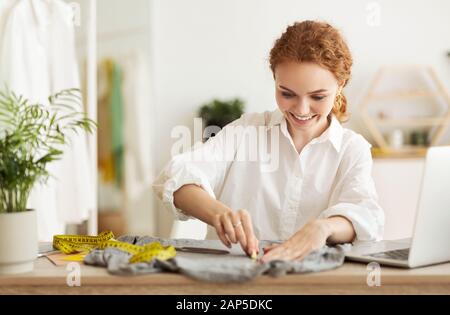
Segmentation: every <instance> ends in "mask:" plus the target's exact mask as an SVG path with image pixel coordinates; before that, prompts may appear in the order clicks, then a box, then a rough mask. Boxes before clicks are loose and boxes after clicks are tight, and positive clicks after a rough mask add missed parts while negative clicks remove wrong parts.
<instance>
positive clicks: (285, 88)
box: [279, 85, 295, 94]
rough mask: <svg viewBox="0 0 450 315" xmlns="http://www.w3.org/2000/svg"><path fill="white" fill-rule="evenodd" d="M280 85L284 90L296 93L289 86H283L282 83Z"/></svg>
mask: <svg viewBox="0 0 450 315" xmlns="http://www.w3.org/2000/svg"><path fill="white" fill-rule="evenodd" d="M279 87H280V88H282V89H283V90H286V91H289V92H291V93H294V94H295V92H294V91H292V90H290V89H288V88H287V87H284V86H282V85H280V86H279Z"/></svg>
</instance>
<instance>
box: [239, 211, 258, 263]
mask: <svg viewBox="0 0 450 315" xmlns="http://www.w3.org/2000/svg"><path fill="white" fill-rule="evenodd" d="M238 214H239V217H240V220H241V222H242V229H240V230H242V231H243V233H244V235H245V239H246V245H243V244H242V243H241V245H243V247H242V249H243V250H244V251H245V252H246V253H247V254H248V255H250V256H251V255H252V254H253V253H256V254H258V253H259V246H258V245H259V241H258V239H257V238H256V236H255V234H254V232H253V225H252V220H251V217H250V214H249V213H248V212H247V211H246V210H243V209H241V210H238Z"/></svg>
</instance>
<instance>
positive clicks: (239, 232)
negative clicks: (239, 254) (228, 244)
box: [231, 212, 247, 251]
mask: <svg viewBox="0 0 450 315" xmlns="http://www.w3.org/2000/svg"><path fill="white" fill-rule="evenodd" d="M231 218H232V219H231V221H232V222H233V227H234V232H235V234H236V241H237V242H239V244H241V247H242V249H243V250H244V251H246V248H247V236H246V233H244V225H245V224H246V223H245V222H244V220H243V219H242V217H241V213H236V212H233V214H232V215H231Z"/></svg>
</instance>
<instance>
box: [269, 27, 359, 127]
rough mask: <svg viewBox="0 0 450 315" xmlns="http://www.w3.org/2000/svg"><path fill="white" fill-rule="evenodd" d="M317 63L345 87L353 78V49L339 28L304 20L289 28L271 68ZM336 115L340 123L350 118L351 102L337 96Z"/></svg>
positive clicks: (279, 42) (278, 42)
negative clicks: (297, 63)
mask: <svg viewBox="0 0 450 315" xmlns="http://www.w3.org/2000/svg"><path fill="white" fill-rule="evenodd" d="M285 61H295V62H314V63H317V64H319V65H320V66H322V67H324V68H325V69H328V70H329V71H331V72H332V73H333V74H334V76H335V77H336V79H337V81H338V84H339V85H340V86H342V87H344V86H346V85H347V82H348V80H349V79H350V75H351V70H350V69H351V66H352V64H353V59H352V56H351V53H350V50H349V48H348V46H347V44H346V42H345V41H344V39H343V38H342V36H341V34H340V33H339V31H338V30H337V29H335V28H334V27H332V26H331V25H330V24H328V23H325V22H317V21H303V22H297V23H294V24H293V25H290V26H288V28H287V29H286V31H285V32H284V33H283V34H282V35H281V37H280V38H279V39H277V40H276V41H275V45H274V46H273V48H272V50H271V51H270V68H271V69H272V73H273V74H274V76H275V68H276V67H277V65H279V64H280V63H282V62H285ZM332 112H333V113H334V115H335V116H336V118H337V119H338V120H339V121H340V122H344V121H346V120H347V119H348V115H349V114H348V113H347V99H346V98H345V96H344V95H343V94H342V91H341V93H340V95H338V96H337V97H336V100H335V102H334V106H333V110H332Z"/></svg>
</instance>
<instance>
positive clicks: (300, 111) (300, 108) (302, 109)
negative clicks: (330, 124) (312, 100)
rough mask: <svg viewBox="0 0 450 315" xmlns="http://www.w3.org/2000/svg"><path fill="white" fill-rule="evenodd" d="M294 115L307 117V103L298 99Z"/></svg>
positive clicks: (308, 111)
mask: <svg viewBox="0 0 450 315" xmlns="http://www.w3.org/2000/svg"><path fill="white" fill-rule="evenodd" d="M295 114H296V115H309V114H310V108H309V104H308V102H307V101H305V100H302V99H300V100H299V102H298V104H297V106H296V107H295Z"/></svg>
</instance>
